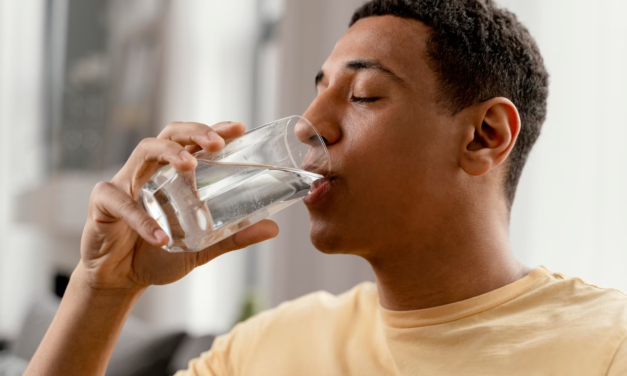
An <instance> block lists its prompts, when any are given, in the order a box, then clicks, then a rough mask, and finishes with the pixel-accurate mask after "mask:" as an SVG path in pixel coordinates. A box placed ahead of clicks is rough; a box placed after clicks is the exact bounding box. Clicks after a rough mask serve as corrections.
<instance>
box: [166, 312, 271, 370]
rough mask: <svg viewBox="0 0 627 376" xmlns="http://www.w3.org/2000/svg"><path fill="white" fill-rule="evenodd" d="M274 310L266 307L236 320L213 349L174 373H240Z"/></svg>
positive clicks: (219, 338)
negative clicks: (240, 320)
mask: <svg viewBox="0 0 627 376" xmlns="http://www.w3.org/2000/svg"><path fill="white" fill-rule="evenodd" d="M273 313H274V310H269V311H265V312H262V313H260V314H258V315H257V316H254V317H252V318H251V319H249V320H247V321H244V322H242V323H239V324H237V325H236V326H235V327H234V328H233V330H231V332H230V333H228V334H225V335H223V336H220V337H217V338H216V340H215V341H214V342H213V345H212V346H211V350H209V351H207V352H205V353H202V354H201V355H200V357H198V358H196V359H194V360H192V361H190V362H189V365H188V369H187V370H185V371H179V372H177V373H176V374H175V375H174V376H238V375H239V374H241V373H242V367H243V366H244V365H245V364H246V359H247V358H248V355H249V353H250V349H251V347H254V346H255V344H256V343H257V342H258V341H259V340H260V338H261V331H262V330H263V328H264V327H265V325H267V323H268V321H269V320H270V319H271V318H272V317H273Z"/></svg>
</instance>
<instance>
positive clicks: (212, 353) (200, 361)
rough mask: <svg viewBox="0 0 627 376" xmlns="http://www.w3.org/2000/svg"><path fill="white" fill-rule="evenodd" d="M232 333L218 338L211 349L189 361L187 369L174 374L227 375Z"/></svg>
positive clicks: (177, 375)
mask: <svg viewBox="0 0 627 376" xmlns="http://www.w3.org/2000/svg"><path fill="white" fill-rule="evenodd" d="M230 339H231V334H227V335H225V336H221V337H218V338H216V340H215V341H214V342H213V345H212V346H211V350H209V351H207V352H205V353H202V354H200V356H199V357H198V358H196V359H193V360H191V361H190V362H189V364H188V368H187V370H184V371H178V372H177V373H176V374H175V375H174V376H227V375H229V373H228V371H227V367H226V362H228V356H229V353H228V350H226V349H227V348H228V347H230Z"/></svg>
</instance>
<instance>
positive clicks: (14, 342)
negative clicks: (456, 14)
mask: <svg viewBox="0 0 627 376" xmlns="http://www.w3.org/2000/svg"><path fill="white" fill-rule="evenodd" d="M362 2H363V1H362V0H339V1H338V0H317V1H306V0H230V1H217V0H20V1H16V0H0V239H1V240H2V241H1V245H0V339H3V340H4V346H3V347H6V348H8V349H11V351H12V352H13V353H17V354H18V355H20V356H21V357H22V358H28V357H29V356H30V355H32V352H33V351H34V349H35V348H36V345H37V341H38V339H37V338H38V335H39V334H38V333H40V332H41V331H45V327H46V326H47V324H46V322H47V321H46V320H47V318H46V317H47V316H46V315H44V314H42V312H48V313H49V314H48V316H50V315H51V314H54V307H55V304H56V300H55V298H54V297H55V296H61V295H62V294H63V291H64V288H65V285H66V284H67V279H68V277H69V275H70V274H71V272H72V270H73V268H74V267H75V265H76V264H77V262H78V260H79V242H80V234H81V231H82V226H83V224H84V222H85V216H86V208H87V204H88V200H89V195H90V193H91V189H92V187H93V186H94V185H95V184H96V183H97V182H98V181H101V180H108V179H110V178H111V177H112V176H113V174H114V173H115V171H116V170H117V169H118V168H119V167H120V166H121V165H122V164H123V163H124V161H125V160H126V158H127V157H128V156H129V155H130V153H131V151H132V150H133V149H134V147H135V145H136V144H137V143H138V142H139V140H141V139H142V138H145V137H150V136H155V135H156V134H157V133H158V132H159V131H160V130H161V129H162V128H163V127H164V126H165V125H167V124H168V123H169V122H171V121H175V120H176V121H196V122H202V123H206V124H214V123H216V122H219V121H224V120H236V121H242V122H245V123H246V124H248V125H249V128H251V127H254V126H258V125H261V124H264V123H265V122H268V121H270V120H274V119H278V118H281V117H285V116H288V115H293V114H302V113H303V112H304V111H305V109H306V108H307V107H308V105H309V103H310V102H311V100H312V99H313V98H314V96H315V90H314V85H313V82H314V76H315V74H316V73H317V71H318V69H319V68H320V66H321V65H322V63H323V62H324V60H325V59H326V57H327V56H328V55H329V53H330V52H331V50H332V49H333V46H334V44H335V42H336V41H337V39H338V38H339V37H340V36H341V35H342V34H343V33H344V32H345V31H346V29H347V24H348V21H349V19H350V16H351V14H352V12H353V11H354V10H355V8H356V7H358V6H359V5H360V4H361V3H362ZM498 2H499V3H500V4H502V5H504V6H506V7H508V8H509V9H511V10H512V11H514V12H515V13H516V14H517V15H518V16H519V18H520V19H521V20H522V21H523V22H524V23H525V24H526V25H527V26H528V28H529V29H530V30H531V33H532V34H533V35H534V36H535V38H536V39H537V41H538V43H539V45H540V48H541V50H542V53H543V55H544V57H545V61H546V64H547V66H548V69H549V72H550V73H551V94H550V99H549V116H548V119H547V122H546V124H545V126H544V131H543V135H542V137H541V138H540V140H539V142H538V144H537V146H536V147H535V150H534V151H533V153H532V155H531V158H530V160H529V162H528V164H527V167H526V169H525V172H524V174H523V178H522V181H521V185H520V187H519V190H518V196H517V199H516V203H515V205H514V209H513V214H512V228H511V233H512V242H513V248H514V251H515V253H516V254H517V256H518V257H519V258H520V259H521V260H522V261H524V262H525V263H526V264H527V265H529V266H538V265H545V266H547V267H548V268H550V269H553V270H557V271H560V272H564V273H567V274H571V275H576V276H579V277H582V278H584V279H587V280H590V281H592V282H594V283H595V284H598V285H601V286H606V287H616V288H619V289H623V290H627V271H626V264H627V166H626V162H627V147H625V141H626V140H627V117H625V115H624V112H625V110H626V109H627V70H626V69H625V67H627V23H625V22H624V15H625V14H627V2H625V1H622V0H599V1H596V2H594V5H591V3H590V2H589V1H584V0H500V1H498ZM274 219H275V220H276V221H277V222H278V223H279V225H280V227H281V234H280V235H279V237H278V238H276V239H274V240H272V241H269V242H266V243H263V244H261V245H257V246H254V247H250V248H249V249H247V250H245V251H240V252H236V253H231V254H227V255H225V256H222V257H220V258H219V259H217V260H215V261H213V262H211V263H209V264H208V265H206V266H203V267H201V268H199V269H197V270H195V271H194V272H193V273H192V274H191V275H190V276H188V277H187V278H185V279H183V280H182V281H179V282H177V283H175V284H173V285H169V286H163V287H151V288H150V289H149V290H148V292H147V293H146V294H145V295H144V296H143V297H142V298H141V300H140V302H139V303H138V305H137V307H136V309H135V310H134V312H133V315H132V316H133V319H132V320H131V322H130V323H129V325H128V326H129V328H128V329H127V328H125V333H126V336H125V335H123V336H122V338H121V339H120V343H119V346H127V349H131V348H135V349H137V348H138V347H141V346H140V345H141V344H142V343H152V344H154V343H157V342H159V341H158V339H155V338H156V337H155V336H156V335H157V333H170V334H171V333H179V335H177V336H175V337H176V340H172V341H171V343H172V344H171V348H172V349H176V348H179V349H180V347H182V346H183V345H184V344H187V347H188V350H189V349H191V350H189V351H188V352H190V353H194V352H195V351H196V350H197V349H198V352H197V353H196V354H195V355H198V354H199V353H200V351H202V350H203V348H202V347H203V346H205V347H206V348H208V347H207V346H210V342H197V343H196V344H195V345H194V343H193V341H192V342H190V340H187V342H186V340H185V338H188V339H189V338H192V339H198V338H210V337H209V335H214V334H220V333H223V332H225V331H228V330H229V329H230V328H231V327H232V326H233V325H234V324H235V323H236V322H237V321H238V320H240V319H242V318H245V317H248V316H249V315H250V314H252V313H254V312H258V311H259V310H262V309H266V308H271V307H274V306H276V305H278V304H280V303H281V302H283V301H286V300H289V299H293V298H296V297H298V296H300V295H303V294H305V293H308V292H311V291H316V290H321V289H324V290H327V291H330V292H332V293H340V292H342V291H345V290H347V289H349V288H350V287H352V286H353V285H355V284H356V283H358V282H361V281H364V280H374V276H373V274H372V272H371V271H370V269H369V267H368V265H367V264H366V263H365V262H364V261H362V260H360V259H358V258H356V257H351V256H325V255H322V254H320V253H319V252H317V251H316V250H315V249H314V248H313V246H312V245H311V244H310V241H309V236H308V233H309V231H308V215H307V213H306V210H305V208H304V206H303V205H302V204H299V205H294V206H292V207H290V208H289V209H287V210H285V211H283V212H281V213H279V214H278V215H276V216H275V217H274ZM33 320H34V321H33ZM37 325H39V327H41V328H40V329H38V330H39V331H37V330H34V329H32V328H34V327H37ZM131 326H133V327H131ZM29 329H30V332H29ZM181 333H185V334H184V335H183V334H181ZM159 335H161V334H159ZM164 336H165V334H163V335H161V337H159V338H165V337H164ZM168 338H171V336H170V337H168ZM142 341H143V342H142ZM166 342H167V341H166ZM207 343H208V345H207ZM182 344H183V345H182ZM194 346H196V348H194ZM1 348H2V347H0V349H1ZM206 348H204V349H206ZM129 351H130V350H129ZM129 351H126V353H127V356H129V355H128V354H131V353H132V352H129ZM152 351H153V354H154V351H155V350H154V349H153V350H152ZM164 351H165V350H164ZM168 351H169V350H168ZM168 351H165V352H166V353H168V354H170V355H171V352H172V351H175V350H172V351H170V352H168ZM116 352H117V353H120V352H121V351H118V350H116ZM133 354H134V353H133ZM170 355H163V357H164V358H166V357H168V356H170ZM175 358H176V357H175ZM179 358H180V359H179V360H180V362H179V363H180V364H183V365H184V362H183V360H185V356H183V355H181V356H180V357H179ZM164 362H166V360H164ZM169 362H170V363H168V364H170V365H169V367H171V368H172V367H174V366H178V365H179V364H175V363H172V362H174V360H172V359H170V360H169ZM0 363H1V362H0ZM163 364H166V363H163ZM114 368H115V367H114ZM111 372H113V371H111V368H110V373H111ZM119 372H120V373H118V374H141V372H139V371H132V372H131V371H128V370H122V371H119ZM129 372H130V373H129ZM111 374H114V373H111Z"/></svg>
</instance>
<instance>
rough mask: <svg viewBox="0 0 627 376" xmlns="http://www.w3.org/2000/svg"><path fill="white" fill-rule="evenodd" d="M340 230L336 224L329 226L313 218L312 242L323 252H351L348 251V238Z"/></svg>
mask: <svg viewBox="0 0 627 376" xmlns="http://www.w3.org/2000/svg"><path fill="white" fill-rule="evenodd" d="M338 230H339V229H338V227H336V226H328V225H324V224H321V223H319V222H316V221H313V220H312V221H311V225H310V228H309V237H310V238H311V243H312V244H313V245H314V247H316V249H317V250H319V251H320V252H322V253H326V254H342V253H351V252H347V251H348V249H347V247H346V244H345V243H346V239H344V237H343V236H342V235H341V233H342V231H341V230H339V231H338Z"/></svg>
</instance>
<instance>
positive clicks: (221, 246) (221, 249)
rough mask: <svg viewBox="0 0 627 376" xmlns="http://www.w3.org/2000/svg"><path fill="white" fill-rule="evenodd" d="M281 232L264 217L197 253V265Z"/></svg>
mask: <svg viewBox="0 0 627 376" xmlns="http://www.w3.org/2000/svg"><path fill="white" fill-rule="evenodd" d="M278 234H279V226H278V225H277V224H276V223H275V222H274V221H271V220H269V219H264V220H263V221H260V222H259V223H256V224H254V225H252V226H250V227H248V228H246V229H244V230H242V231H240V232H238V233H236V234H234V235H233V236H230V237H228V238H226V239H224V240H222V241H221V242H219V243H217V244H214V245H212V246H211V247H209V248H207V249H205V250H202V251H200V252H198V253H197V259H196V263H197V265H196V266H200V265H203V264H206V263H207V262H209V261H211V260H213V259H214V258H216V257H218V256H220V255H222V254H224V253H227V252H230V251H235V250H238V249H242V248H246V247H248V246H250V245H253V244H256V243H261V242H263V241H265V240H268V239H272V238H274V237H276V236H277V235H278Z"/></svg>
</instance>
